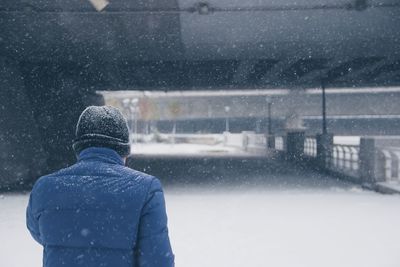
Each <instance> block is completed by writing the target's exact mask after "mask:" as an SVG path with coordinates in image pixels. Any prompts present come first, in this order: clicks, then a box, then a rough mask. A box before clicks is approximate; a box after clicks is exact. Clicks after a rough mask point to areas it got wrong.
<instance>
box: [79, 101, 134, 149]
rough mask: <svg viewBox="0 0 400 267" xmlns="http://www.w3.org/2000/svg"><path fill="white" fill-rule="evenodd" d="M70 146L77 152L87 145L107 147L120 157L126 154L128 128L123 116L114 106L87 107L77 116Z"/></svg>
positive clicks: (128, 147) (128, 145)
mask: <svg viewBox="0 0 400 267" xmlns="http://www.w3.org/2000/svg"><path fill="white" fill-rule="evenodd" d="M72 147H73V149H74V150H75V152H76V153H77V154H79V153H80V152H81V151H82V150H84V149H86V148H89V147H107V148H111V149H114V150H115V151H116V152H117V153H118V154H119V155H120V156H122V157H126V156H128V155H129V153H130V144H129V130H128V125H127V122H126V119H125V117H124V116H123V115H122V113H121V112H120V111H119V109H117V108H115V107H111V106H90V107H87V108H86V109H85V110H84V111H83V112H82V114H81V116H80V117H79V120H78V123H77V125H76V139H75V140H74V143H73V145H72Z"/></svg>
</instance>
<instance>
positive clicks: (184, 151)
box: [131, 143, 243, 155]
mask: <svg viewBox="0 0 400 267" xmlns="http://www.w3.org/2000/svg"><path fill="white" fill-rule="evenodd" d="M131 152H132V153H133V154H152V155H202V154H237V153H243V151H242V150H241V149H239V148H235V147H228V146H224V145H205V144H165V143H137V144H133V145H132V148H131Z"/></svg>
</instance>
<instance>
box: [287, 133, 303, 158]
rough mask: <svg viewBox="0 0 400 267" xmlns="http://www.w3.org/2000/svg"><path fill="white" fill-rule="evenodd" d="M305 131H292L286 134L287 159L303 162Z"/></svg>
mask: <svg viewBox="0 0 400 267" xmlns="http://www.w3.org/2000/svg"><path fill="white" fill-rule="evenodd" d="M304 140H305V131H304V130H303V129H297V130H296V129H291V130H288V131H287V132H286V155H287V159H289V160H295V161H301V160H302V157H303V155H304Z"/></svg>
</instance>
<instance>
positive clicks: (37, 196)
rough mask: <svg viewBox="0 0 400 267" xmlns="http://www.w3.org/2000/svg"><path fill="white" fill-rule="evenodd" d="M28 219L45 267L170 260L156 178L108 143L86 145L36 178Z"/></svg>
mask: <svg viewBox="0 0 400 267" xmlns="http://www.w3.org/2000/svg"><path fill="white" fill-rule="evenodd" d="M27 224H28V228H29V230H30V231H31V233H32V236H33V237H34V238H35V239H36V240H37V241H38V242H39V243H41V244H42V245H43V246H44V258H43V262H44V266H46V267H47V266H49V267H52V266H57V267H58V266H71V267H72V266H113V267H114V266H115V267H119V266H121V267H122V266H130V267H131V266H140V267H142V266H154V267H155V266H157V267H162V266H173V265H174V255H173V253H172V250H171V246H170V242H169V238H168V229H167V216H166V213H165V201H164V195H163V192H162V189H161V184H160V182H159V181H158V179H156V178H154V177H152V176H149V175H146V174H143V173H140V172H137V171H134V170H132V169H129V168H127V167H124V166H123V161H122V158H121V157H120V156H119V155H118V154H117V153H116V152H115V151H114V150H112V149H109V148H98V147H92V148H87V149H85V150H83V151H82V152H81V153H80V155H79V161H78V163H76V164H75V165H73V166H71V167H69V168H66V169H63V170H60V171H58V172H56V173H54V174H50V175H48V176H44V177H42V178H41V179H39V180H38V182H37V183H36V184H35V186H34V189H33V190H32V193H31V198H30V201H29V206H28V209H27Z"/></svg>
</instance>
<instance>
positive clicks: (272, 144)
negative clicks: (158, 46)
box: [267, 135, 275, 149]
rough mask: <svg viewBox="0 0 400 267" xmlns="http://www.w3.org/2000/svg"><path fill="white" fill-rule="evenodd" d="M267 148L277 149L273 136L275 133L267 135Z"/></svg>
mask: <svg viewBox="0 0 400 267" xmlns="http://www.w3.org/2000/svg"><path fill="white" fill-rule="evenodd" d="M267 148H268V149H275V136H273V135H268V136H267Z"/></svg>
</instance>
